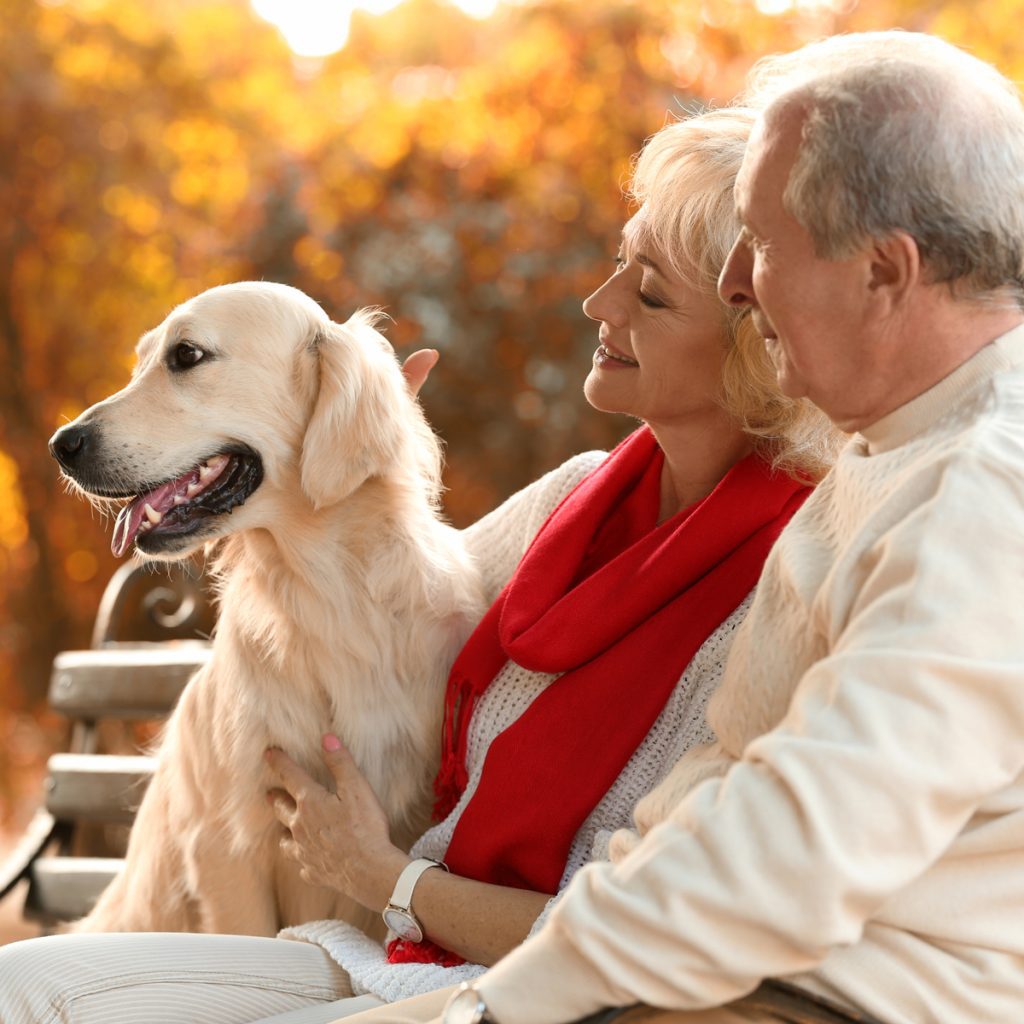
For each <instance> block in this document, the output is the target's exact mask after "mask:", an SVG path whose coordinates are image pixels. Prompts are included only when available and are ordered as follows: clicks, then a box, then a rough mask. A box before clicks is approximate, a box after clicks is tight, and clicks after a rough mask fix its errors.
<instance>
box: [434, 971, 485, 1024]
mask: <svg viewBox="0 0 1024 1024" xmlns="http://www.w3.org/2000/svg"><path fill="white" fill-rule="evenodd" d="M441 1021H442V1024H495V1021H494V1018H493V1017H488V1016H487V1004H486V1003H485V1002H484V997H483V996H482V995H480V993H479V992H478V991H477V990H476V986H474V985H472V984H471V983H470V982H468V981H464V982H463V983H462V984H461V985H460V986H459V987H458V988H457V989H456V990H455V991H454V992H453V993H452V994H451V996H450V997H449V999H448V1002H447V1003H445V1007H444V1014H443V1015H442V1017H441Z"/></svg>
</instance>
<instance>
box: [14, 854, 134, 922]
mask: <svg viewBox="0 0 1024 1024" xmlns="http://www.w3.org/2000/svg"><path fill="white" fill-rule="evenodd" d="M123 864H124V861H122V860H120V859H118V858H117V857H38V858H36V860H35V861H34V862H33V864H32V871H31V875H30V877H31V883H30V885H29V890H28V895H27V896H26V897H25V914H26V916H29V917H33V918H36V919H44V920H48V921H54V920H56V921H74V920H76V919H77V918H79V917H83V916H84V915H85V914H87V913H89V911H90V910H91V909H92V907H93V904H94V903H95V902H96V900H97V899H99V896H100V893H101V892H103V890H104V889H105V888H106V887H107V885H108V884H109V883H110V882H111V881H112V880H113V879H114V877H115V876H116V875H117V873H118V872H119V871H120V870H121V867H122V866H123Z"/></svg>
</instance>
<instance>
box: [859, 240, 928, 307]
mask: <svg viewBox="0 0 1024 1024" xmlns="http://www.w3.org/2000/svg"><path fill="white" fill-rule="evenodd" d="M920 283H921V250H920V249H919V248H918V245H917V242H916V241H915V240H914V239H913V238H912V237H911V236H910V235H908V234H907V233H906V232H905V231H895V232H893V233H892V234H891V235H888V236H886V237H885V238H882V239H878V240H876V241H875V243H874V245H873V247H872V250H871V253H870V267H869V280H868V290H869V291H870V292H871V293H872V295H873V296H874V297H875V298H876V299H878V300H880V301H881V302H882V304H883V308H882V309H881V312H882V313H883V314H884V313H891V312H894V311H895V310H897V309H899V308H900V307H901V306H902V305H903V303H904V302H905V300H906V299H907V297H908V296H909V295H910V293H911V292H912V291H913V289H914V287H915V286H916V285H918V284H920Z"/></svg>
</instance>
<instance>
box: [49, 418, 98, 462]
mask: <svg viewBox="0 0 1024 1024" xmlns="http://www.w3.org/2000/svg"><path fill="white" fill-rule="evenodd" d="M92 444H93V436H92V429H91V428H90V427H88V426H78V425H76V424H74V423H69V424H68V425H67V426H66V427H61V428H60V430H58V431H57V433H56V434H54V435H53V437H51V438H50V454H51V455H52V456H53V457H54V458H55V459H56V460H57V461H58V462H59V463H60V464H61V466H63V467H64V469H74V468H75V467H76V466H80V465H81V464H82V461H83V460H84V459H85V458H87V457H88V455H89V452H90V448H91V447H92Z"/></svg>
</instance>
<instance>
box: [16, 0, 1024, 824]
mask: <svg viewBox="0 0 1024 1024" xmlns="http://www.w3.org/2000/svg"><path fill="white" fill-rule="evenodd" d="M777 6H780V7H783V8H785V7H786V5H785V3H782V4H779V5H777ZM1022 6H1024V5H1022V3H1021V2H1020V0H1002V2H1000V3H997V4H985V5H977V4H974V3H969V2H968V0H955V2H951V3H946V4H941V5H940V4H921V3H914V2H910V0H862V2H861V3H860V4H859V5H846V6H845V7H843V5H842V4H840V3H837V4H835V5H833V6H829V5H828V4H827V3H825V2H813V0H800V2H799V3H796V4H793V5H790V7H789V8H787V13H784V14H781V15H778V16H774V15H767V14H763V13H759V11H758V10H757V9H756V7H755V6H754V4H753V2H752V0H750V2H748V0H704V2H703V3H671V4H669V3H664V2H661V0H587V2H586V3H580V2H578V0H537V2H534V3H520V4H517V5H514V6H509V7H507V8H499V11H498V13H497V14H496V15H495V16H494V17H492V18H490V19H487V20H484V21H473V20H471V19H469V18H467V17H464V16H463V15H461V14H459V13H458V11H457V10H455V9H454V8H453V7H451V6H449V5H448V4H445V3H443V2H441V0H407V2H405V3H404V4H402V5H401V6H399V7H397V8H396V9H394V10H393V11H391V12H390V13H389V14H387V15H383V16H380V17H371V16H368V15H363V16H358V15H357V16H356V18H355V19H354V23H353V26H352V34H351V38H350V41H349V43H348V45H347V46H346V47H345V49H344V50H343V51H341V52H340V53H338V54H336V55H334V56H332V57H330V58H327V59H324V60H322V61H309V60H297V59H295V58H293V57H292V56H291V55H290V54H289V52H288V51H287V49H286V48H285V46H284V44H283V42H282V41H281V39H280V37H279V36H278V35H277V33H276V32H275V30H274V29H273V28H272V27H270V26H269V25H267V24H266V23H264V22H262V21H260V20H259V19H258V18H256V17H255V16H254V15H253V14H252V13H251V12H250V11H249V9H248V6H247V5H246V4H245V3H244V2H243V0H210V2H203V3H200V2H193V3H186V4H183V3H180V2H179V0H89V2H85V0H77V2H76V0H70V2H63V3H62V2H59V0H46V2H43V0H5V4H4V8H5V9H4V31H3V33H2V34H0V96H2V97H3V99H2V100H0V572H2V573H3V575H4V577H5V579H6V581H7V585H6V587H5V588H4V592H3V595H2V596H0V649H2V657H0V708H6V709H8V713H6V714H4V713H3V712H2V711H0V820H2V818H3V817H4V815H5V814H6V813H7V812H8V810H9V807H10V802H11V800H12V799H13V798H14V797H15V794H16V792H19V790H18V789H17V787H18V786H21V787H22V789H23V787H24V783H23V782H17V781H16V780H24V779H25V778H26V776H25V769H26V765H28V764H37V763H38V754H39V753H40V752H41V751H42V750H43V749H44V748H46V747H47V746H49V745H53V743H55V742H56V739H55V737H54V735H53V730H54V728H55V726H54V723H53V722H52V721H51V720H49V719H47V720H46V725H45V730H46V733H45V735H44V734H43V733H39V734H38V735H36V736H35V738H34V739H33V738H31V737H29V733H31V728H32V726H31V725H30V724H29V723H31V722H33V721H34V719H33V718H31V716H30V715H29V714H28V712H31V711H32V710H33V709H35V708H38V706H39V703H40V701H41V699H42V696H43V694H44V690H45V685H46V680H47V675H48V671H47V670H48V665H49V661H50V659H51V657H52V655H53V653H54V651H55V650H57V649H59V648H61V647H69V646H75V645H82V644H84V643H86V642H87V636H88V627H89V623H90V620H91V617H92V615H93V613H94V609H95V607H96V602H97V600H98V595H99V592H100V589H101V587H102V584H103V582H104V581H105V580H106V578H107V577H108V576H109V575H110V573H111V571H112V568H113V566H112V562H111V558H110V555H109V554H108V553H107V529H108V528H107V525H106V524H104V523H103V522H102V521H100V520H99V519H98V518H97V517H95V516H94V515H93V514H91V513H90V511H89V510H88V508H87V506H85V505H84V504H83V503H81V502H79V501H77V500H75V499H74V498H72V497H69V496H67V495H65V494H64V493H63V492H62V489H61V487H60V485H59V483H58V478H57V471H56V467H55V464H54V463H53V462H52V460H51V459H50V458H49V456H48V454H47V451H46V440H47V438H48V437H49V435H50V434H51V433H52V431H53V430H54V429H55V428H56V427H57V426H58V425H59V424H60V423H61V422H64V421H66V419H68V418H70V417H73V416H75V415H76V414H77V413H78V412H79V411H80V410H81V409H83V408H84V407H85V406H87V405H89V404H90V403H92V402H94V401H96V400H97V399H99V398H101V397H103V396H104V395H106V394H108V393H110V392H111V391H113V390H115V389H117V388H118V387H120V386H122V385H123V383H124V382H125V380H126V378H127V374H128V371H129V367H130V365H131V363H132V348H133V345H134V341H135V339H136V338H137V337H138V336H139V335H140V334H141V332H142V331H144V330H145V329H147V328H148V327H150V326H152V325H153V324H155V323H157V322H158V321H159V320H160V319H162V318H163V316H164V315H165V314H166V312H167V311H168V310H169V308H170V307H171V306H173V305H174V304H175V303H177V302H179V301H181V300H182V299H184V298H186V297H188V296H189V295H191V294H193V293H195V292H197V291H199V290H201V289H203V288H206V287H208V286H210V285H214V284H218V283H222V282H225V281H231V280H237V279H243V278H267V279H273V280H280V281H285V282H289V283H292V284H295V285H297V286H299V287H301V288H303V289H305V290H306V291H308V292H309V293H310V294H311V295H313V296H314V297H315V298H317V299H318V300H320V301H321V302H322V303H323V304H324V306H325V307H326V308H327V309H328V310H329V311H330V312H331V313H332V314H333V315H334V316H336V317H339V318H343V317H345V316H346V315H347V314H348V313H349V312H351V311H352V310H353V309H354V308H356V307H357V306H360V305H365V304H371V303H372V304H380V305H382V306H384V307H385V308H386V309H387V310H388V312H389V313H390V314H391V316H392V317H393V318H394V321H395V322H394V324H393V325H392V327H391V328H390V334H391V337H392V340H393V341H395V343H396V345H398V346H400V347H403V348H408V347H411V346H416V345H424V344H426V345H431V346H435V347H437V348H439V349H441V350H442V355H443V358H442V362H441V365H440V367H439V369H438V370H437V372H436V373H435V376H434V379H433V380H432V381H431V383H430V385H429V386H428V389H427V392H426V395H425V403H426V405H427V409H428V413H429V415H430V417H431V419H432V421H433V423H434V424H435V426H436V427H437V428H438V429H439V430H440V432H441V433H442V434H443V435H444V436H445V438H446V439H447V442H448V457H449V471H448V480H449V483H450V485H451V491H450V494H449V504H448V507H449V512H450V515H451V517H452V518H453V520H454V521H455V522H456V523H458V524H463V523H465V522H467V521H469V520H471V519H473V518H474V517H476V516H478V515H479V514H480V513H481V512H483V511H485V510H486V509H488V508H489V507H491V506H493V505H494V504H495V503H496V502H497V501H499V500H500V499H501V498H502V497H503V496H505V495H506V494H508V493H509V492H510V491H512V490H513V489H514V488H516V487H518V486H521V485H522V484H523V483H525V482H526V481H528V480H529V479H531V478H533V477H535V476H537V475H538V474H539V473H540V472H542V471H543V470H545V469H547V468H549V467H550V466H552V465H553V464H555V463H557V462H558V461H560V460H561V459H562V458H564V457H565V456H566V455H567V454H569V453H570V452H573V451H578V450H581V449H584V448H587V447H595V446H601V447H604V446H607V445H609V444H611V443H613V442H614V441H615V440H616V439H617V438H618V437H619V436H621V435H622V434H623V433H624V432H625V431H626V430H628V429H629V424H628V423H627V422H625V421H614V420H611V419H609V418H607V417H599V416H597V415H596V414H593V413H592V412H590V411H589V410H588V409H587V407H586V406H585V403H584V402H583V401H582V398H581V396H580V382H581V380H582V378H583V376H584V374H585V372H586V369H587V366H588V364H589V360H590V355H591V352H592V349H593V346H594V337H595V331H594V327H593V325H592V324H590V323H588V322H587V321H586V319H585V318H584V317H583V316H582V313H581V312H580V309H579V302H580V299H581V297H582V296H583V295H585V294H586V293H587V291H589V290H590V289H591V288H592V287H593V286H594V285H595V284H596V283H597V282H598V281H599V280H600V279H601V278H602V276H603V275H604V274H605V273H606V272H607V270H608V269H609V266H610V263H609V261H610V258H611V256H612V255H613V254H614V251H615V248H616V240H617V234H618V231H619V229H620V226H621V223H622V220H623V217H624V215H625V208H624V206H623V203H622V199H621V194H620V186H621V183H622V181H623V178H624V176H625V174H626V173H627V171H628V167H629V160H630V157H631V155H632V154H633V153H635V152H636V150H637V149H638V148H639V146H640V144H641V142H642V140H643V138H644V137H645V136H646V135H648V134H650V133H651V132H652V131H654V130H656V129H657V128H658V127H660V126H661V125H662V124H663V123H664V121H665V119H666V117H667V116H671V115H672V114H673V113H676V112H679V111H680V110H681V109H683V108H684V107H685V106H687V105H688V104H690V103H691V102H692V101H693V100H694V99H709V98H710V99H716V100H717V101H719V102H722V101H725V100H727V99H728V97H729V96H730V95H732V94H733V93H734V92H735V90H736V89H737V88H738V86H739V85H740V83H741V81H742V77H743V74H744V73H745V71H746V69H747V67H748V66H749V65H750V63H751V62H752V60H753V59H755V58H756V57H757V56H759V55H761V54H762V53H765V52H769V51H773V50H779V49H788V48H791V47H793V46H796V45H799V44H800V43H802V42H805V41H806V40H808V39H810V38H812V37H815V36H818V35H821V34H824V33H828V32H832V31H837V30H843V29H860V28H869V27H890V26H894V25H902V26H906V27H915V28H926V29H927V28H933V29H935V30H937V31H940V32H942V33H945V34H946V35H947V36H948V37H949V38H951V39H953V40H954V41H957V42H961V43H968V44H974V45H976V47H977V49H978V51H979V52H980V53H981V55H982V56H986V57H988V58H990V59H992V60H994V61H996V62H997V63H999V64H1000V65H1001V66H1002V67H1003V69H1004V70H1005V71H1007V72H1009V73H1010V74H1011V75H1013V74H1015V75H1017V76H1020V75H1021V74H1022V73H1024V53H1022V52H1021V51H1020V49H1019V48H1017V47H1016V46H1015V38H1016V33H1015V32H1014V31H1010V30H1009V29H1010V28H1011V27H1013V28H1015V26H1016V24H1017V22H1018V20H1019V19H1018V18H1017V17H1015V15H1016V14H1019V13H1020V10H1019V9H1020V8H1021V7H1022ZM840 7H842V8H843V9H839V8H840ZM26 730H28V731H27V732H26ZM33 752H34V753H33ZM34 758H35V760H34Z"/></svg>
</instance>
